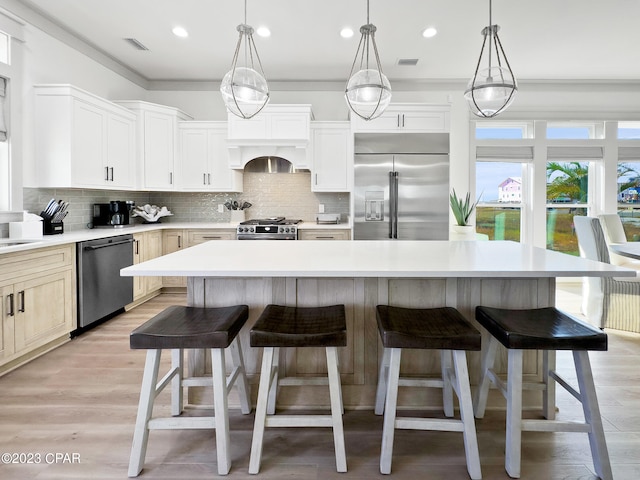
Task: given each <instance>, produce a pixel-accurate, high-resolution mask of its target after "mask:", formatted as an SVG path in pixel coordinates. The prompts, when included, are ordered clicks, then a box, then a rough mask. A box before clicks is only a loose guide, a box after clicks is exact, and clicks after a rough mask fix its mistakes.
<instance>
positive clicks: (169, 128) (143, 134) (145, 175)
mask: <svg viewBox="0 0 640 480" xmlns="http://www.w3.org/2000/svg"><path fill="white" fill-rule="evenodd" d="M115 103H117V104H118V105H121V106H123V107H126V108H128V109H129V110H131V111H132V112H134V113H135V114H136V118H137V145H138V148H137V160H138V161H137V165H138V167H137V174H138V188H141V189H144V190H161V191H165V190H176V188H177V185H178V184H179V181H180V179H179V178H177V175H178V171H179V168H178V166H177V164H176V159H177V157H178V121H181V120H191V119H192V118H191V117H190V116H189V115H187V114H186V113H184V112H182V111H180V110H178V109H177V108H173V107H167V106H164V105H156V104H153V103H148V102H140V101H118V102H115Z"/></svg>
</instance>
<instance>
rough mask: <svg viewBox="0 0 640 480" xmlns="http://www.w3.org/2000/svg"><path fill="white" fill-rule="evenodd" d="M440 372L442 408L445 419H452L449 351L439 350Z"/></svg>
mask: <svg viewBox="0 0 640 480" xmlns="http://www.w3.org/2000/svg"><path fill="white" fill-rule="evenodd" d="M440 370H441V371H442V406H443V409H444V416H445V417H453V387H452V386H451V378H449V371H450V370H451V350H440Z"/></svg>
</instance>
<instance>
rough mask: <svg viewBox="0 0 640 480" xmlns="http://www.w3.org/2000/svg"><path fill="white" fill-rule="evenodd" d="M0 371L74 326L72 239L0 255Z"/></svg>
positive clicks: (59, 339) (65, 335)
mask: <svg viewBox="0 0 640 480" xmlns="http://www.w3.org/2000/svg"><path fill="white" fill-rule="evenodd" d="M0 295H1V298H2V309H1V313H0V319H1V320H2V328H0V373H2V372H3V371H8V370H10V369H11V368H13V367H15V366H17V365H19V364H21V363H23V362H25V361H27V360H29V359H31V358H34V357H36V356H37V355H39V354H40V353H43V352H45V351H47V350H48V349H50V348H53V347H54V346H56V345H57V344H60V343H63V342H64V341H66V340H67V339H68V338H69V333H70V332H71V331H72V330H74V329H75V326H76V318H77V312H76V274H75V244H69V245H64V246H59V247H49V248H42V249H37V250H30V251H28V252H24V253H20V252H16V253H12V254H5V255H2V256H1V257H0Z"/></svg>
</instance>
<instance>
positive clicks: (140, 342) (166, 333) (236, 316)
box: [129, 305, 249, 349]
mask: <svg viewBox="0 0 640 480" xmlns="http://www.w3.org/2000/svg"><path fill="white" fill-rule="evenodd" d="M248 318H249V307H247V306H246V305H235V306H231V307H219V308H201V307H184V306H181V305H174V306H172V307H168V308H166V309H165V310H163V311H162V312H160V313H159V314H158V315H156V316H155V317H153V318H152V319H151V320H149V321H147V322H145V323H144V324H142V325H140V326H139V327H138V328H136V329H135V330H134V331H133V332H131V335H130V336H129V343H130V346H131V348H132V349H141V348H144V349H148V348H160V349H172V348H227V347H228V346H229V345H230V344H231V342H232V341H233V339H234V338H236V335H237V334H238V333H239V332H240V329H241V328H242V326H243V325H244V324H245V322H246V321H247V319H248Z"/></svg>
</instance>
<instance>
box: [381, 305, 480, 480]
mask: <svg viewBox="0 0 640 480" xmlns="http://www.w3.org/2000/svg"><path fill="white" fill-rule="evenodd" d="M376 318H377V321H378V331H379V333H380V338H381V340H382V345H383V346H384V354H383V358H382V364H381V366H380V374H379V376H378V388H377V392H376V406H375V413H376V415H382V413H383V412H384V421H383V427H382V450H381V453H380V473H383V474H389V473H391V460H392V456H393V440H394V434H395V429H396V428H398V429H410V430H440V431H453V432H462V433H463V436H464V447H465V452H466V459H467V471H468V472H469V476H470V477H471V478H472V479H479V478H482V473H481V471H480V455H479V453H478V440H477V437H476V427H475V423H474V419H473V406H472V402H471V389H470V387H469V371H468V368H467V357H466V350H480V344H481V336H480V332H478V330H476V329H475V328H474V327H473V325H471V324H470V323H469V322H468V321H467V320H466V319H465V318H464V317H463V316H462V315H461V314H460V312H458V311H457V310H456V309H455V308H451V307H443V308H428V309H414V308H402V307H391V306H387V305H378V306H377V307H376ZM405 348H414V349H422V350H440V351H441V352H440V358H441V370H442V378H439V379H438V378H422V379H419V378H401V377H400V359H401V355H402V350H403V349H405ZM452 356H453V368H451V357H452ZM399 386H403V387H431V388H433V387H435V388H442V389H443V404H444V413H445V416H447V417H453V391H455V392H456V395H457V396H458V401H459V404H460V420H456V419H453V418H448V419H438V418H421V417H396V407H397V401H398V387H399Z"/></svg>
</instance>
